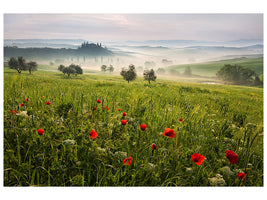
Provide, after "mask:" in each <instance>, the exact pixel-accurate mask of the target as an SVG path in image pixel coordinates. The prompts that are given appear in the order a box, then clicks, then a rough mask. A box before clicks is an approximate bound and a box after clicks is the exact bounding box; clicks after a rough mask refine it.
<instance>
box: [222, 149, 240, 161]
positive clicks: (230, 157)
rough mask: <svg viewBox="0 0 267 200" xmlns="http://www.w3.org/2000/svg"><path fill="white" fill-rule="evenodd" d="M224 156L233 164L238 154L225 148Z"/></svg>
mask: <svg viewBox="0 0 267 200" xmlns="http://www.w3.org/2000/svg"><path fill="white" fill-rule="evenodd" d="M225 156H226V158H228V160H229V161H230V163H231V164H235V163H237V162H238V155H236V154H235V153H234V152H233V151H231V150H227V151H226V154H225Z"/></svg>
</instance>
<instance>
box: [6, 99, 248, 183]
mask: <svg viewBox="0 0 267 200" xmlns="http://www.w3.org/2000/svg"><path fill="white" fill-rule="evenodd" d="M28 100H29V98H28V97H27V99H26V101H28ZM97 103H101V100H99V99H97ZM46 104H47V105H50V102H49V101H47V102H46ZM23 105H24V104H23ZM23 105H22V104H21V106H23ZM96 109H97V107H94V110H96ZM103 109H107V110H109V108H108V107H107V106H105V107H103ZM117 111H121V109H120V108H118V109H117ZM10 112H12V113H15V112H17V111H10ZM126 116H127V113H126V112H123V113H122V117H123V119H122V120H121V124H122V125H126V124H127V120H126V119H125V117H126ZM178 120H179V121H180V122H184V119H183V118H179V119H178ZM146 128H147V125H146V124H141V125H140V129H141V130H142V131H144V130H146ZM37 132H38V134H39V135H43V133H44V129H38V130H37ZM89 135H90V137H91V138H92V139H95V138H96V137H97V135H98V134H97V132H96V131H95V130H92V131H91V132H90V133H89ZM161 135H162V136H164V137H165V136H167V137H169V138H174V137H175V132H174V130H172V129H170V128H166V129H165V130H164V133H162V134H161ZM155 149H157V146H156V144H154V143H153V144H152V150H153V151H154V150H155ZM225 156H226V158H227V159H228V160H229V162H230V164H235V163H237V162H238V155H236V154H235V153H234V152H233V151H231V150H227V151H226V155H225ZM191 159H192V161H193V162H194V163H195V164H196V165H198V166H199V165H201V164H202V163H203V162H204V160H205V156H203V155H201V154H198V153H193V154H192V156H191ZM132 160H133V158H132V157H128V158H125V159H124V161H123V165H131V161H132ZM237 176H238V177H239V178H240V179H241V180H244V181H246V174H245V173H238V174H237Z"/></svg>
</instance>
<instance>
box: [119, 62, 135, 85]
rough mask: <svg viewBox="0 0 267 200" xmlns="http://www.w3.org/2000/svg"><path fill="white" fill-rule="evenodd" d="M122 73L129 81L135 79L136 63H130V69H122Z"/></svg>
mask: <svg viewBox="0 0 267 200" xmlns="http://www.w3.org/2000/svg"><path fill="white" fill-rule="evenodd" d="M120 75H121V76H122V77H123V78H124V80H126V81H128V83H129V82H130V81H133V80H134V79H136V77H137V74H136V71H135V66H134V65H132V64H131V65H129V69H128V70H127V69H124V68H123V69H122V70H121V72H120Z"/></svg>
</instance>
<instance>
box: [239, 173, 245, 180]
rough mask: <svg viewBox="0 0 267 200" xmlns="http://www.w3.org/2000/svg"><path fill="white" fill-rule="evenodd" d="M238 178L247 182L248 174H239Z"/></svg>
mask: <svg viewBox="0 0 267 200" xmlns="http://www.w3.org/2000/svg"><path fill="white" fill-rule="evenodd" d="M237 176H238V178H240V179H241V180H242V179H243V180H244V181H246V174H245V173H238V174H237Z"/></svg>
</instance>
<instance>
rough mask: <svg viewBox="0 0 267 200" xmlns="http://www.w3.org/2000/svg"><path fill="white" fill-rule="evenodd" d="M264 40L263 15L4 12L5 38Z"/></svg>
mask: <svg viewBox="0 0 267 200" xmlns="http://www.w3.org/2000/svg"><path fill="white" fill-rule="evenodd" d="M59 38H60V39H84V40H90V41H103V42H108V41H127V40H137V41H144V40H173V39H178V40H179V39H185V40H206V41H228V40H236V39H263V14H170V13H166V14H4V39H59Z"/></svg>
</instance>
